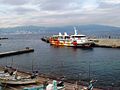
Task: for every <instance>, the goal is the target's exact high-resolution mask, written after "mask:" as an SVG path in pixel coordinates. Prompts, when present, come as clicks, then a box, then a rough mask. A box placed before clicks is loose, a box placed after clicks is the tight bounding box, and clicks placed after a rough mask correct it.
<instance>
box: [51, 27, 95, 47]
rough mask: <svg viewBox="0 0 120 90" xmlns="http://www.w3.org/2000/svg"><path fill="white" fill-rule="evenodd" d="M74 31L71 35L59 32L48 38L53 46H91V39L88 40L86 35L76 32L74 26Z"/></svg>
mask: <svg viewBox="0 0 120 90" xmlns="http://www.w3.org/2000/svg"><path fill="white" fill-rule="evenodd" d="M74 31H75V33H74V34H73V35H68V34H67V33H66V32H65V33H64V34H63V35H62V34H61V33H59V34H58V35H53V36H51V37H50V38H49V42H50V44H51V45H55V46H68V47H91V45H92V44H93V41H90V40H89V39H88V37H87V36H86V35H83V34H77V30H76V28H74Z"/></svg>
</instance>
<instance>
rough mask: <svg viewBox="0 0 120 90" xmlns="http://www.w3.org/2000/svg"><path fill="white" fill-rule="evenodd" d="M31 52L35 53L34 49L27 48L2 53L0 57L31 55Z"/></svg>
mask: <svg viewBox="0 0 120 90" xmlns="http://www.w3.org/2000/svg"><path fill="white" fill-rule="evenodd" d="M30 52H34V49H33V48H29V47H26V48H25V49H22V50H16V51H8V52H2V53H0V57H6V56H12V55H19V54H24V53H30Z"/></svg>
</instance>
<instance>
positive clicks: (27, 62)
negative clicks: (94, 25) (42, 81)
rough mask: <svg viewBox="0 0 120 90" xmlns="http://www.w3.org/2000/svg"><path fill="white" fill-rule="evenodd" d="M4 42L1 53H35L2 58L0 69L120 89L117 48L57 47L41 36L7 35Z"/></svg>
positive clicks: (118, 52) (119, 50)
mask: <svg viewBox="0 0 120 90" xmlns="http://www.w3.org/2000/svg"><path fill="white" fill-rule="evenodd" d="M2 36H3V37H8V38H9V39H7V40H1V41H0V43H1V44H2V45H1V46H0V52H6V51H11V50H12V51H13V50H19V49H23V48H25V47H31V48H34V50H35V51H34V52H33V53H27V54H22V55H15V56H10V57H3V58H0V65H1V66H6V65H8V66H12V67H14V68H17V69H20V70H24V71H28V72H31V71H32V70H38V71H39V73H41V74H46V75H52V76H55V77H58V78H59V77H61V76H64V77H65V78H66V79H67V80H81V81H87V80H88V79H89V78H90V79H95V80H97V83H96V86H111V85H113V84H114V86H120V49H114V48H97V47H96V48H90V49H81V48H71V47H54V46H51V45H49V44H48V43H45V42H43V41H41V39H40V38H41V37H42V36H43V34H42V33H38V34H7V35H2Z"/></svg>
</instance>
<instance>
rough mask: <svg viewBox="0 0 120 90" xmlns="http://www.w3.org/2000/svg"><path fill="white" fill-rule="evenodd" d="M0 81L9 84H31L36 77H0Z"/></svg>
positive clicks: (34, 81)
mask: <svg viewBox="0 0 120 90" xmlns="http://www.w3.org/2000/svg"><path fill="white" fill-rule="evenodd" d="M0 82H1V83H2V84H9V85H26V84H33V83H37V81H36V79H19V80H18V79H6V78H4V79H1V78H0Z"/></svg>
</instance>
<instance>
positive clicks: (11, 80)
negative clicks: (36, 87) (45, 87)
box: [0, 71, 37, 85]
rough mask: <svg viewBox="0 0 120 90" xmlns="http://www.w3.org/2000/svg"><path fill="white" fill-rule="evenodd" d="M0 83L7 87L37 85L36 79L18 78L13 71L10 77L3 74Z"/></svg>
mask: <svg viewBox="0 0 120 90" xmlns="http://www.w3.org/2000/svg"><path fill="white" fill-rule="evenodd" d="M0 83H2V84H9V85H24V84H33V83H37V79H36V78H31V77H21V76H18V75H17V71H14V72H13V74H12V75H4V73H3V74H2V75H1V76H0Z"/></svg>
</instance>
